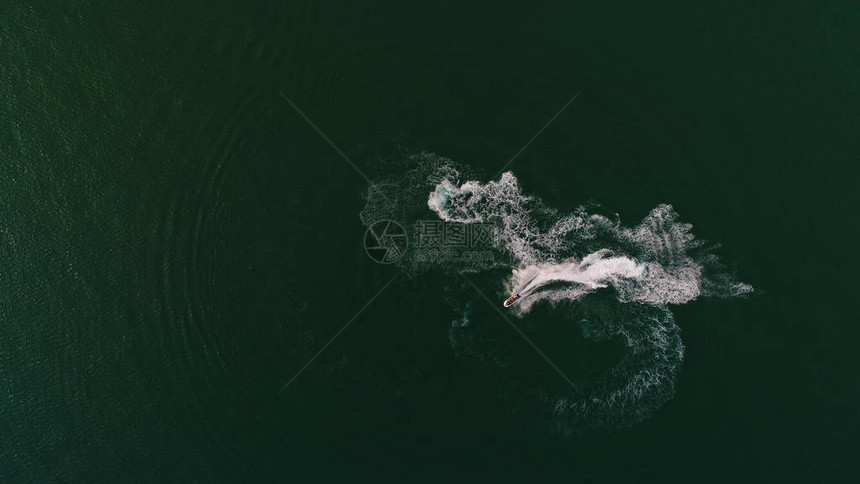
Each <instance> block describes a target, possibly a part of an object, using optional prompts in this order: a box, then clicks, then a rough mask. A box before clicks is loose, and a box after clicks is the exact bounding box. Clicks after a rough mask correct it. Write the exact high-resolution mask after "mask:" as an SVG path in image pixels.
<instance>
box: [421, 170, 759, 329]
mask: <svg viewBox="0 0 860 484" xmlns="http://www.w3.org/2000/svg"><path fill="white" fill-rule="evenodd" d="M427 206H428V207H429V208H430V209H431V210H433V211H434V212H436V214H437V215H438V216H439V217H440V218H442V219H443V220H446V221H450V222H461V223H475V222H495V223H497V224H498V225H497V240H498V241H499V244H500V246H501V247H502V248H503V249H504V250H506V251H507V252H509V253H510V254H511V255H513V256H514V258H515V259H516V260H517V261H518V264H517V266H516V267H515V268H514V269H513V270H512V274H511V276H510V278H509V279H508V280H507V282H506V283H505V287H506V289H507V290H508V291H509V292H511V293H514V292H519V293H520V294H521V295H522V296H524V298H523V300H522V302H521V303H520V304H519V305H518V310H519V312H520V313H526V312H528V311H529V309H530V308H531V306H532V305H533V304H534V303H535V302H537V301H541V300H547V301H549V302H552V303H554V302H559V301H562V300H572V299H577V298H579V297H581V296H582V295H584V294H587V293H589V292H592V291H595V290H597V289H600V288H605V287H609V286H611V287H613V288H614V289H615V290H616V291H617V293H618V299H619V300H620V301H622V302H634V301H635V302H641V303H646V304H653V305H662V304H683V303H686V302H689V301H691V300H693V299H695V298H697V297H699V296H700V295H739V294H744V293H747V292H749V291H751V290H752V287H751V286H749V285H747V284H742V283H735V282H727V281H726V280H725V277H723V275H722V274H720V273H718V274H717V275H716V278H712V279H709V275H708V273H707V271H706V269H707V265H708V264H711V265H714V263H716V262H717V261H716V259H715V258H713V257H712V256H711V255H710V254H704V255H703V256H702V257H700V258H699V260H697V259H695V258H694V255H693V254H692V251H694V250H695V249H698V248H699V247H701V245H702V243H701V242H699V241H698V240H697V239H696V238H695V237H694V236H693V235H692V233H691V229H692V226H691V225H690V224H684V223H680V222H678V220H677V218H678V217H677V214H676V213H675V211H674V209H673V208H672V206H671V205H660V206H658V207H656V208H655V209H654V210H652V211H651V213H650V214H648V216H647V217H646V218H645V220H643V221H642V223H640V224H639V225H637V226H635V227H632V228H626V227H623V226H621V224H620V223H618V222H614V221H611V220H610V219H608V218H607V217H605V216H602V215H596V214H588V213H586V212H585V211H584V210H582V209H581V210H578V211H576V212H575V213H571V214H561V213H559V212H557V211H555V210H552V209H549V208H547V207H545V206H543V205H542V204H541V202H540V201H539V200H537V199H535V198H533V197H530V196H527V195H524V194H523V193H522V191H521V189H520V187H519V182H518V180H517V178H516V177H515V176H514V175H513V173H511V172H506V173H504V174H503V175H502V177H501V179H500V180H499V181H491V182H488V183H480V182H477V181H468V182H465V183H462V184H460V185H456V183H455V182H454V181H452V180H450V179H444V180H442V181H441V182H439V183H438V184H437V185H436V187H435V189H434V190H433V192H432V193H430V195H429V197H428V200H427ZM601 243H603V244H606V246H601Z"/></svg>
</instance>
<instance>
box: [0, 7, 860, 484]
mask: <svg viewBox="0 0 860 484" xmlns="http://www.w3.org/2000/svg"><path fill="white" fill-rule="evenodd" d="M180 3H182V4H183V5H176V4H175V3H167V2H135V3H131V2H110V3H109V2H104V4H103V5H94V4H91V3H90V2H72V1H69V2H19V1H17V0H12V1H11V2H6V4H4V5H3V6H2V7H0V94H2V103H0V106H2V108H0V120H2V124H3V129H2V131H0V136H2V138H0V139H2V141H0V261H2V264H0V410H1V411H0V423H2V425H1V426H0V432H2V438H0V481H2V482H151V481H175V482H213V481H216V482H220V481H225V482H237V481H261V482H271V481H291V482H353V481H360V482H364V481H367V482H410V481H436V482H438V481H443V480H445V481H452V482H459V481H467V480H474V479H481V480H487V481H489V480H491V479H492V480H497V481H512V482H522V481H525V480H527V479H528V480H529V481H535V482H543V481H547V482H559V481H564V482H691V481H692V482H699V481H706V482H725V481H727V480H732V481H738V482H762V481H765V482H786V481H789V482H794V481H803V482H855V480H856V479H857V477H858V476H857V469H856V464H855V463H854V460H856V459H855V458H856V453H857V449H858V444H860V442H858V438H857V434H856V432H857V431H858V430H860V428H858V426H859V425H858V424H860V419H859V418H858V404H860V385H858V376H860V375H858V370H860V359H858V357H857V351H856V349H855V346H856V341H857V338H858V336H860V330H858V327H857V324H856V323H857V320H858V316H860V314H858V311H857V309H856V305H855V303H854V299H855V294H856V290H857V283H856V282H855V280H854V278H853V276H854V272H855V270H856V267H857V262H858V261H857V256H856V251H855V242H856V236H855V234H856V228H855V227H854V223H853V222H852V220H853V215H854V209H855V208H856V207H857V203H856V202H857V200H856V193H855V192H856V186H857V180H856V172H857V170H856V168H855V166H854V165H855V164H856V163H857V162H858V160H860V142H858V137H857V130H858V126H860V114H858V113H860V94H858V88H860V67H858V66H860V64H858V63H857V59H858V58H860V52H858V51H860V47H858V46H860V36H858V29H857V25H858V22H860V9H858V8H857V7H856V6H855V5H853V4H851V3H850V2H838V1H826V2H815V3H810V2H803V3H792V4H791V5H788V4H786V3H785V2H768V3H769V4H770V5H761V4H760V5H756V6H750V5H748V4H747V2H721V3H715V4H713V5H710V6H695V5H691V4H689V2H670V3H665V4H663V5H660V6H656V5H645V4H641V3H639V2H619V3H617V4H611V5H603V4H598V3H575V2H569V3H567V4H548V5H540V4H534V3H529V4H510V3H505V4H503V5H500V4H498V3H492V4H491V3H488V4H486V5H477V4H476V5H463V4H461V3H455V2H429V3H427V4H426V5H413V4H411V3H410V2H377V3H375V4H373V5H356V4H355V3H357V2H338V3H335V2H271V3H270V2H263V1H254V2H232V3H233V5H221V4H220V3H219V4H218V5H212V4H210V3H209V2H196V4H192V3H190V2H180ZM279 92H281V93H284V94H286V95H287V96H288V97H289V98H290V99H292V100H293V101H294V102H295V104H296V105H297V106H299V107H300V108H301V109H302V110H303V111H304V113H305V114H307V116H308V117H309V118H310V119H312V120H313V122H314V123H316V125H317V126H318V127H319V128H320V129H321V130H322V131H324V132H325V134H326V135H327V136H328V137H329V138H330V139H331V140H332V141H333V142H334V143H335V144H336V145H337V146H338V147H340V148H341V149H342V150H343V151H344V153H345V154H346V155H347V156H348V157H349V158H350V159H351V160H353V161H354V162H355V163H356V165H358V166H359V168H360V169H362V170H363V171H366V172H367V173H378V172H379V171H380V170H381V168H380V167H379V166H375V167H374V166H372V160H373V159H374V156H375V155H376V154H378V153H379V152H380V151H386V152H390V151H391V149H392V147H393V146H407V147H408V148H409V149H412V150H429V151H432V152H434V153H438V154H440V155H443V156H446V157H449V158H452V159H454V160H457V161H459V162H462V163H467V164H469V165H470V166H471V167H473V168H475V169H477V170H482V171H484V172H486V173H488V174H492V173H495V171H496V170H498V169H499V168H500V167H501V166H502V165H503V164H504V163H505V162H506V161H507V160H508V159H509V158H510V157H511V156H513V154H514V153H516V152H517V151H518V150H519V149H520V148H522V147H523V145H524V144H525V143H526V142H527V141H528V140H529V138H531V137H532V135H534V134H535V133H536V132H537V131H538V130H539V129H540V128H541V127H542V126H543V125H544V124H545V123H546V122H547V120H549V119H550V118H551V117H552V116H553V115H554V114H556V113H557V112H558V110H559V109H560V108H561V106H563V105H564V103H565V102H567V100H569V99H570V97H571V96H573V95H574V94H575V93H577V92H581V95H580V96H579V98H577V100H576V101H575V102H574V103H572V104H571V105H570V107H569V108H568V109H567V110H566V111H565V112H564V113H562V114H561V115H560V116H559V117H558V118H557V119H556V121H555V122H553V123H552V124H551V125H550V126H549V127H548V128H547V129H546V130H545V131H544V132H543V133H542V134H541V136H540V137H539V138H537V139H536V140H535V142H534V143H533V144H531V145H530V146H529V147H528V149H526V150H525V151H524V152H523V153H522V155H520V157H519V158H518V159H517V160H516V161H515V162H514V164H513V165H512V166H511V167H510V169H512V170H513V171H514V172H515V173H516V174H517V177H518V178H519V179H520V181H521V182H522V184H523V186H524V187H526V188H527V190H528V191H529V192H530V193H533V194H536V195H538V196H540V197H542V198H543V199H544V201H546V203H547V204H548V205H551V206H554V207H557V208H559V209H561V210H573V209H574V208H576V207H577V206H578V205H580V204H582V203H585V202H587V201H589V200H594V201H597V202H599V203H600V204H602V205H603V206H604V207H605V208H606V210H607V211H609V212H617V213H619V214H620V216H621V218H622V220H623V221H624V222H625V223H627V224H632V223H636V222H638V221H639V220H641V219H642V217H644V216H645V214H646V213H647V212H648V211H649V210H650V209H651V208H653V207H654V206H656V205H657V204H659V203H672V204H673V205H674V207H675V209H676V210H677V211H678V212H679V213H680V214H681V217H682V218H683V220H684V221H687V222H690V223H692V224H693V225H694V226H695V232H696V234H697V235H699V236H701V237H704V238H706V239H708V240H712V241H717V242H720V243H722V244H723V248H722V249H721V250H720V254H721V255H722V257H723V260H724V262H725V263H726V264H727V266H728V267H729V268H730V269H732V270H734V271H735V272H736V273H737V275H738V277H739V279H740V280H742V281H744V282H748V283H750V284H752V285H753V286H754V287H755V288H756V290H757V292H756V293H754V294H753V295H752V296H750V297H748V298H746V299H741V300H724V301H721V300H701V301H696V302H694V303H691V304H688V305H685V306H679V307H673V308H672V310H673V313H674V315H675V319H676V322H677V323H678V325H679V326H680V327H681V329H682V338H683V341H684V344H685V359H684V366H683V368H682V370H681V372H680V374H679V376H678V380H677V383H676V394H675V397H674V398H673V399H672V400H671V401H669V402H668V403H666V404H665V405H664V406H662V408H661V409H660V410H659V411H658V412H657V413H656V414H655V415H654V416H653V417H652V418H650V419H649V420H647V421H646V422H644V423H642V424H640V425H637V426H635V427H633V428H632V429H628V430H624V431H622V432H619V433H610V434H599V435H590V436H581V437H576V438H570V439H563V438H559V437H556V436H553V435H551V434H549V433H548V432H546V431H545V430H544V429H543V428H541V427H540V426H539V425H535V424H534V422H533V419H532V418H531V416H530V415H529V412H528V408H527V407H518V406H517V405H516V404H511V399H510V398H507V397H506V395H504V393H505V392H504V390H503V388H504V386H503V385H500V383H499V381H498V376H497V375H492V374H488V373H487V372H485V371H482V370H481V369H480V368H479V367H476V366H474V365H469V364H467V363H465V362H463V361H462V360H460V359H458V358H457V357H456V355H455V354H454V351H453V350H452V348H451V344H450V342H449V340H448V330H449V328H450V324H451V320H452V319H453V318H454V317H455V316H456V315H454V314H452V311H451V308H450V307H448V306H446V305H445V303H444V302H443V301H442V300H441V299H440V294H441V289H440V288H441V286H444V285H445V284H446V281H444V280H440V278H439V277H438V276H437V277H427V278H420V277H419V278H414V279H410V278H407V277H404V276H400V277H399V278H398V279H397V280H395V282H394V283H392V285H391V286H390V287H389V288H388V289H387V290H386V291H385V292H383V293H382V294H381V295H380V296H379V298H378V299H376V300H375V301H374V302H373V303H372V304H371V305H370V306H368V308H367V309H366V310H365V311H364V312H363V313H362V314H361V315H360V316H359V317H358V318H357V319H356V320H355V321H354V322H353V324H352V325H351V326H350V327H349V328H347V330H346V331H344V332H343V333H342V334H341V335H340V336H339V338H338V339H336V340H335V341H334V342H333V343H332V344H331V345H330V346H329V347H328V348H327V349H326V351H325V352H323V353H322V354H321V355H320V356H319V358H317V359H316V360H314V362H313V363H312V364H311V365H310V366H308V367H307V369H306V371H304V372H303V373H302V374H301V375H300V376H299V377H298V378H297V379H296V380H295V381H294V382H293V383H292V384H291V385H290V386H289V387H288V388H287V389H286V390H285V391H283V392H281V393H279V390H280V389H281V387H282V386H283V385H284V384H285V383H287V381H289V380H290V378H291V377H292V376H293V375H295V374H296V372H298V371H299V370H300V369H301V368H302V367H303V366H304V365H305V363H306V362H307V361H308V360H309V359H310V358H311V357H312V356H313V355H314V354H315V353H316V352H317V351H318V350H319V349H320V348H322V347H323V345H325V344H326V342H327V341H329V339H330V338H331V337H332V336H333V335H334V334H335V333H337V332H338V330H340V329H341V328H342V327H343V325H344V324H345V323H346V322H347V321H349V320H350V318H352V317H353V315H354V314H355V313H356V311H358V310H359V309H360V308H361V307H362V306H363V305H364V304H365V302H366V301H367V300H368V299H369V298H371V297H372V296H373V295H374V294H376V293H377V291H378V290H379V289H380V288H381V287H382V286H383V285H384V284H385V283H386V282H387V281H389V279H390V278H391V277H392V276H393V275H395V274H397V270H396V269H395V268H393V267H391V266H383V265H379V264H376V263H374V262H373V261H372V260H370V259H369V258H368V257H367V255H366V254H365V252H364V249H363V247H362V237H363V234H364V230H365V227H364V226H363V225H362V224H361V221H360V220H359V213H360V211H361V210H362V208H363V207H364V205H365V201H364V200H363V198H362V195H363V194H364V193H365V191H366V189H367V183H366V181H365V180H364V179H363V178H362V177H361V176H360V175H359V174H358V173H356V171H355V170H354V169H353V168H352V167H350V166H349V165H348V164H347V163H346V162H345V161H344V159H343V158H341V156H340V155H339V154H338V153H337V152H336V151H335V150H334V149H332V147H331V146H329V145H328V144H327V143H326V141H325V140H324V139H323V138H322V137H321V136H320V135H319V134H318V133H317V132H316V131H315V130H314V129H313V128H312V127H311V126H310V125H309V124H308V123H307V122H306V121H305V120H304V119H303V118H302V117H301V116H300V115H299V114H298V113H297V112H296V111H295V110H294V109H293V108H292V107H291V106H290V105H289V104H288V103H287V102H286V101H285V100H284V99H283V98H282V97H280V95H279ZM487 288H491V287H490V286H487ZM474 304H475V305H476V306H478V305H484V304H485V302H484V301H483V300H482V299H480V297H479V296H478V295H477V294H475V295H474ZM498 331H499V332H500V333H503V334H504V335H505V337H506V338H510V341H511V342H512V344H517V343H519V344H523V345H525V342H523V341H520V340H518V339H516V336H513V337H511V336H510V335H511V334H512V331H513V330H512V329H511V328H510V327H509V326H508V325H507V324H505V323H504V322H503V321H501V320H500V321H499V323H498ZM524 331H526V332H527V334H529V335H531V336H532V337H533V338H534V339H535V340H536V341H539V342H544V343H542V344H544V345H546V351H547V353H551V354H552V356H553V357H558V358H564V357H563V356H559V352H563V351H565V346H564V345H562V344H558V343H557V342H555V343H554V340H555V339H557V338H555V336H554V335H552V334H546V333H545V332H544V333H541V331H542V329H541V327H540V326H539V325H538V326H535V325H531V326H527V327H525V328H524ZM544 331H545V330H544ZM524 348H526V350H527V349H528V348H527V347H525V346H524ZM588 348H590V350H589V349H588ZM579 349H581V350H582V351H590V353H589V358H590V361H595V362H599V361H602V359H606V358H610V359H611V358H612V357H613V355H614V353H613V352H617V351H618V348H615V347H613V346H612V345H607V346H605V347H597V348H594V347H587V345H584V344H583V343H582V342H580V348H579ZM520 350H522V348H520V349H518V350H517V351H520ZM527 354H528V353H527V352H526V351H522V355H524V356H523V357H522V358H523V359H524V360H525V359H526V358H527V356H525V355H527ZM533 356H534V358H535V360H533V361H531V362H529V364H530V365H532V366H533V367H534V368H535V369H536V370H535V371H541V372H546V374H545V375H536V376H535V377H536V378H551V377H552V370H551V369H549V368H546V367H542V366H541V365H542V364H543V362H542V360H540V359H539V357H538V356H537V355H533ZM595 364H597V363H595Z"/></svg>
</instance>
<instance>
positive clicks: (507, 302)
mask: <svg viewBox="0 0 860 484" xmlns="http://www.w3.org/2000/svg"><path fill="white" fill-rule="evenodd" d="M520 298H522V296H520V293H515V294H514V295H513V296H511V297H509V298H507V299H505V302H503V303H502V306H504V307H506V308H509V307H511V306H513V305H514V304H516V303H517V301H519V300H520Z"/></svg>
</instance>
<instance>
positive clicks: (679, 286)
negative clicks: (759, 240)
mask: <svg viewBox="0 0 860 484" xmlns="http://www.w3.org/2000/svg"><path fill="white" fill-rule="evenodd" d="M402 161H403V162H404V164H405V165H407V166H408V167H409V168H408V169H406V171H405V173H403V174H402V176H397V177H395V176H393V175H388V176H387V177H386V178H381V179H379V180H376V181H375V182H374V183H373V184H372V185H371V188H370V190H369V191H368V194H367V206H366V207H365V209H364V210H363V211H362V213H361V218H362V221H363V222H364V223H365V225H368V226H370V225H372V224H373V223H374V222H376V221H378V220H396V221H398V223H400V224H401V225H403V226H410V225H414V224H415V223H416V221H417V220H422V219H425V218H426V217H428V216H431V214H430V213H427V208H428V207H429V209H430V211H431V213H432V214H435V216H438V217H439V218H440V219H442V220H445V221H448V222H460V223H465V224H472V223H491V224H493V227H494V237H493V241H492V245H493V250H494V251H496V252H497V253H498V255H499V257H497V258H496V259H495V260H494V261H493V262H490V263H487V262H480V261H473V262H466V263H463V264H459V265H458V264H453V263H449V264H440V265H435V266H433V265H431V264H429V263H427V262H426V261H421V260H418V259H417V258H410V257H409V256H408V255H407V257H404V258H403V259H401V260H400V261H398V263H397V265H398V267H399V268H400V269H401V270H403V271H405V272H407V273H408V274H410V275H411V276H415V277H418V276H420V275H421V274H426V273H431V272H432V271H437V270H439V269H441V270H443V271H445V272H449V271H455V272H461V273H469V274H478V273H484V274H488V275H491V274H494V273H497V272H498V271H499V270H507V271H509V273H508V275H507V276H503V277H502V278H501V279H499V280H496V281H495V282H494V283H492V282H491V283H490V284H495V289H496V292H497V295H499V296H500V299H499V302H500V303H501V300H502V298H503V297H506V295H507V294H511V293H515V292H519V293H520V294H521V295H523V296H524V297H523V298H522V299H521V301H520V303H518V304H517V305H514V306H512V307H511V308H509V309H507V310H506V311H511V312H512V314H514V315H516V316H520V317H524V316H525V315H527V314H529V313H530V312H531V311H532V310H533V307H535V305H536V304H539V303H540V304H547V305H549V307H550V308H551V309H552V310H554V311H555V312H556V314H555V315H554V316H553V318H555V319H556V321H558V320H561V321H566V322H569V323H570V324H572V325H576V328H578V330H579V332H580V333H581V334H582V336H583V337H584V338H585V339H587V340H591V341H594V342H600V341H609V340H614V341H620V342H621V344H623V345H624V347H625V353H624V356H623V357H622V358H621V359H620V361H618V362H617V363H616V364H615V366H614V367H612V368H611V369H609V370H607V371H605V372H604V373H603V374H602V376H599V377H597V378H589V379H587V380H583V381H580V380H577V381H576V383H577V385H576V386H577V388H576V389H574V388H571V387H569V386H568V385H567V384H566V383H565V382H564V381H562V380H561V379H560V378H557V375H555V376H552V377H550V378H542V377H538V376H537V375H535V374H534V373H532V372H529V370H528V364H527V363H526V361H525V360H523V359H521V358H519V357H518V356H517V355H516V354H515V353H514V352H513V351H514V350H512V348H511V346H510V345H509V344H506V343H505V342H504V341H502V340H501V339H499V335H498V334H497V331H498V325H497V324H495V323H497V321H495V320H493V321H490V320H488V319H486V318H481V317H477V316H475V314H473V313H474V312H475V311H476V310H477V309H476V307H475V306H474V305H473V304H472V299H470V297H471V296H472V291H471V290H470V289H471V288H469V287H467V286H465V287H460V288H458V287H457V286H456V284H453V285H452V286H451V287H450V288H446V291H448V292H447V295H446V297H445V299H446V300H449V301H451V303H452V305H453V306H454V307H455V308H458V310H459V311H462V315H461V316H460V317H458V318H457V319H455V320H454V321H453V322H452V324H451V328H450V330H449V341H450V343H451V346H452V349H453V350H454V352H455V354H457V355H458V356H459V357H461V358H464V359H470V360H473V361H477V362H479V363H480V364H482V365H485V366H486V367H487V368H488V369H489V370H490V371H492V372H493V373H494V374H496V375H499V376H501V377H502V380H501V381H505V382H507V384H506V386H507V387H506V388H503V389H500V391H501V392H502V393H504V394H505V395H508V396H509V398H510V399H511V400H516V402H512V404H513V405H515V406H516V407H517V408H533V409H534V412H530V414H531V413H533V414H535V415H539V416H542V417H540V418H541V419H542V421H543V422H544V424H546V425H548V426H549V429H550V430H551V431H552V432H555V433H559V434H564V435H569V434H572V433H579V432H587V431H598V432H600V431H611V430H618V429H622V428H627V427H630V426H632V425H635V424H636V423H638V422H640V421H642V420H644V419H647V418H648V417H650V416H651V415H652V414H653V413H654V412H656V411H657V410H658V409H659V408H660V407H661V406H662V405H663V404H664V403H665V402H666V401H668V400H670V399H671V398H672V397H673V395H674V391H675V390H674V389H675V386H674V385H675V381H676V378H677V375H678V372H679V371H680V368H681V363H682V360H683V355H684V345H683V342H682V340H681V336H680V328H679V327H678V325H677V324H676V323H675V322H674V318H673V316H672V313H671V311H670V309H669V307H670V306H671V305H676V304H684V303H688V302H690V301H693V300H694V299H696V298H699V297H708V296H711V297H733V296H738V295H742V294H745V293H748V292H750V291H752V287H751V286H749V285H747V284H743V283H740V282H737V281H736V280H735V279H734V277H733V276H732V275H731V274H730V273H728V272H726V271H725V269H724V268H723V266H722V265H721V263H720V261H719V258H718V257H717V256H716V255H715V254H714V249H716V246H707V244H706V243H705V242H704V241H701V240H699V239H697V238H696V237H695V236H694V235H693V233H692V226H691V225H690V224H687V223H683V222H681V221H680V220H679V217H678V214H677V213H676V212H675V210H674V208H673V207H672V206H671V205H659V206H657V207H655V208H654V209H652V210H651V211H650V213H648V215H647V216H646V217H645V218H644V219H643V220H642V221H641V222H640V223H638V224H636V225H633V226H624V225H622V224H621V223H620V221H619V220H618V219H610V218H609V217H606V216H605V215H600V214H596V213H589V211H588V210H587V209H586V208H584V207H580V208H578V209H576V210H573V211H571V212H569V213H565V212H561V211H559V210H556V209H553V208H551V207H548V206H546V205H545V204H544V203H543V202H542V201H541V200H540V199H539V198H537V197H535V196H531V195H527V194H525V193H524V192H523V190H522V189H521V187H520V185H519V180H518V179H517V178H516V177H515V176H514V174H513V173H511V172H506V173H504V174H503V175H502V176H501V178H500V179H499V180H495V181H489V182H480V181H477V180H474V179H471V180H470V179H469V178H467V175H464V173H467V172H468V167H467V166H465V165H462V164H457V163H455V162H453V161H451V160H449V159H447V158H444V157H441V156H438V155H435V154H432V153H427V152H422V153H417V154H411V155H408V156H406V157H405V158H403V160H402ZM392 163H393V162H392V161H391V160H387V161H386V164H385V167H386V169H388V171H390V169H389V168H390V166H389V165H390V164H392ZM574 195H575V194H574ZM488 277H489V278H490V280H492V277H491V276H488ZM449 280H451V281H455V282H456V281H458V280H459V278H451V279H449ZM487 289H489V290H492V289H494V288H493V287H487ZM505 293H506V294H505ZM503 295H504V296H503ZM571 302H576V304H570V303H571ZM478 307H480V306H478ZM490 314H493V313H492V312H491V313H490ZM543 314H546V313H543ZM535 324H540V322H537V321H536V322H535ZM564 356H568V355H556V357H564ZM569 356H571V357H575V355H569ZM524 372H525V373H524ZM583 378H584V377H583ZM574 379H576V378H574Z"/></svg>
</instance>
